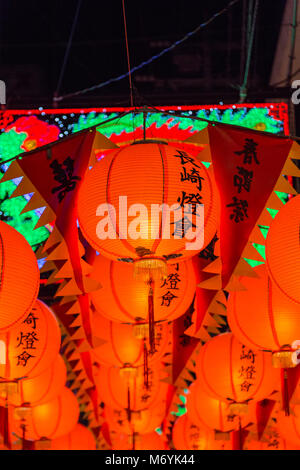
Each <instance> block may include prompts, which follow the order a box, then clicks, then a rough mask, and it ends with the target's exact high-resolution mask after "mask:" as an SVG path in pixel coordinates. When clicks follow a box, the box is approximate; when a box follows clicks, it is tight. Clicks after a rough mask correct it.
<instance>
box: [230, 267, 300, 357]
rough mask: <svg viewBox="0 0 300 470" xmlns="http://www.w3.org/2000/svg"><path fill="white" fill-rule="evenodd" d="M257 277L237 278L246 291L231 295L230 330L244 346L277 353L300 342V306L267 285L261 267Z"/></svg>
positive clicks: (263, 269) (271, 285) (267, 281)
mask: <svg viewBox="0 0 300 470" xmlns="http://www.w3.org/2000/svg"><path fill="white" fill-rule="evenodd" d="M255 272H256V274H257V276H258V277H251V278H250V277H245V278H244V277H241V278H239V280H240V282H241V283H242V284H243V286H244V287H245V288H246V290H243V291H238V292H232V293H231V294H230V296H229V300H228V306H227V317H228V322H229V326H230V329H231V330H232V332H233V333H234V335H235V336H236V337H237V338H239V340H240V341H242V342H243V343H244V344H247V345H248V346H249V347H252V348H256V349H264V350H269V351H281V350H284V349H286V348H291V347H292V345H293V342H294V341H295V340H299V339H300V305H299V304H298V303H296V302H294V301H293V300H291V299H290V298H288V297H287V296H286V295H284V294H283V293H282V291H281V290H280V289H279V288H278V287H277V286H276V285H275V284H274V283H272V282H271V280H270V278H269V277H268V274H267V270H266V267H265V266H264V265H261V266H257V267H256V268H255Z"/></svg>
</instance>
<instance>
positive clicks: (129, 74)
mask: <svg viewBox="0 0 300 470" xmlns="http://www.w3.org/2000/svg"><path fill="white" fill-rule="evenodd" d="M122 10H123V20H124V33H125V44H126V55H127V66H128V78H129V89H130V106H131V107H132V108H133V91H132V80H131V67H130V57H129V46H128V35H127V22H126V12H125V0H122Z"/></svg>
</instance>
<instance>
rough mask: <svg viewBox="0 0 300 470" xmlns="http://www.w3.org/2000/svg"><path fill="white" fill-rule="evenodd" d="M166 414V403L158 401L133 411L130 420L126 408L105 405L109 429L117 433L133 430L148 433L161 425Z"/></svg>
mask: <svg viewBox="0 0 300 470" xmlns="http://www.w3.org/2000/svg"><path fill="white" fill-rule="evenodd" d="M165 415H166V403H165V402H164V401H163V402H162V403H157V404H155V406H150V407H149V408H147V409H145V410H140V411H133V412H132V413H131V420H130V422H129V421H128V414H127V411H126V410H120V409H112V408H110V407H109V406H105V411H104V416H105V420H106V421H107V423H108V425H109V429H110V430H113V431H115V432H116V433H121V434H128V435H131V434H132V433H133V432H136V433H138V434H147V433H150V432H152V431H155V429H157V428H159V427H160V426H161V423H162V422H163V420H164V418H165Z"/></svg>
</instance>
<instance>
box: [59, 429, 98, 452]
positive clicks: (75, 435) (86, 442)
mask: <svg viewBox="0 0 300 470" xmlns="http://www.w3.org/2000/svg"><path fill="white" fill-rule="evenodd" d="M51 450H96V441H95V438H94V436H93V434H92V432H91V431H90V430H89V429H88V428H86V427H85V426H83V425H82V424H80V423H77V424H76V426H75V428H74V429H73V430H72V431H71V432H69V434H66V435H64V436H62V437H58V438H57V439H53V440H52V441H51Z"/></svg>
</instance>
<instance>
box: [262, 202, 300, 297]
mask: <svg viewBox="0 0 300 470" xmlns="http://www.w3.org/2000/svg"><path fill="white" fill-rule="evenodd" d="M299 220H300V195H298V196H296V197H293V198H292V199H290V200H289V202H288V203H287V204H285V205H284V206H283V207H282V208H281V209H280V210H279V212H278V213H277V215H276V217H275V219H274V220H273V222H272V224H271V226H270V230H269V232H268V235H267V239H266V266H267V269H268V273H269V275H270V277H271V279H272V281H273V282H274V283H275V284H276V286H277V288H278V289H280V290H281V291H282V292H283V293H284V294H285V295H287V296H288V297H289V299H290V300H291V301H293V302H298V303H299V304H300V249H299Z"/></svg>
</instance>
